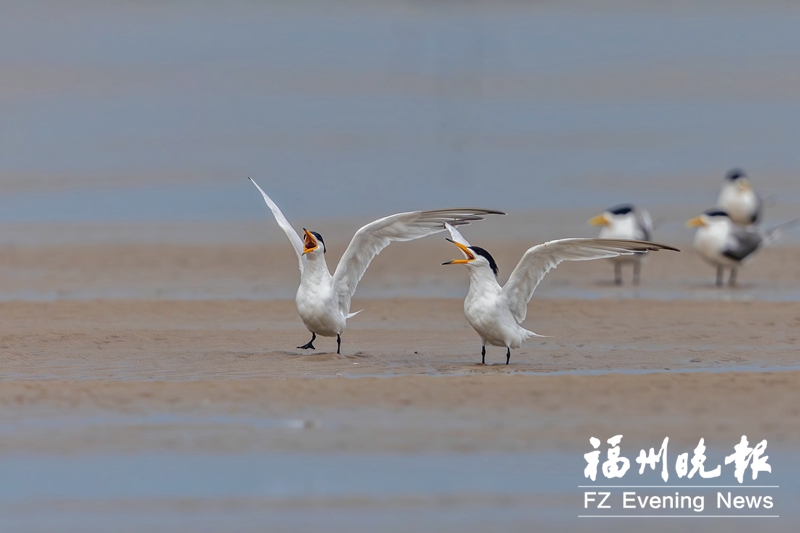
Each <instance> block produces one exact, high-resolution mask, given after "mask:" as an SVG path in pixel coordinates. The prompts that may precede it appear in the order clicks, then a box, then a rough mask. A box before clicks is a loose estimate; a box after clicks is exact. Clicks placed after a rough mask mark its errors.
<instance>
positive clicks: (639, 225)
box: [589, 204, 653, 285]
mask: <svg viewBox="0 0 800 533" xmlns="http://www.w3.org/2000/svg"><path fill="white" fill-rule="evenodd" d="M589 224H591V225H592V226H602V228H601V229H600V238H601V239H625V240H633V241H649V240H650V239H652V238H653V219H652V218H651V217H650V213H649V212H648V211H647V210H645V209H636V208H635V207H634V206H632V205H630V204H624V205H618V206H616V207H612V208H611V209H607V210H606V211H605V212H604V213H602V214H600V215H597V216H596V217H594V218H592V219H590V220H589ZM643 255H644V254H639V253H637V254H633V255H620V256H617V257H614V258H612V259H611V261H612V262H613V263H614V283H616V284H617V285H622V265H623V264H628V263H630V264H633V284H634V285H638V284H639V281H640V279H641V271H642V256H643Z"/></svg>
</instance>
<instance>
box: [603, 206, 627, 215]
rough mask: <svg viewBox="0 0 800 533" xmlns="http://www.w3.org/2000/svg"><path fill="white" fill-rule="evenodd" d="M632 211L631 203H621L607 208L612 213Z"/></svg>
mask: <svg viewBox="0 0 800 533" xmlns="http://www.w3.org/2000/svg"><path fill="white" fill-rule="evenodd" d="M632 211H633V206H632V205H631V204H622V205H618V206H616V207H612V208H611V209H609V210H608V212H609V213H611V214H612V215H627V214H629V213H631V212H632Z"/></svg>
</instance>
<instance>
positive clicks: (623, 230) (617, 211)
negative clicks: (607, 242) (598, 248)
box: [589, 204, 640, 239]
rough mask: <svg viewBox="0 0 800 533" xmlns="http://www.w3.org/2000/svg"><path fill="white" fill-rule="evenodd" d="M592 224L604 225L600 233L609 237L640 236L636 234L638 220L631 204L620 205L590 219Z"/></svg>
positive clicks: (630, 237) (631, 237) (632, 237)
mask: <svg viewBox="0 0 800 533" xmlns="http://www.w3.org/2000/svg"><path fill="white" fill-rule="evenodd" d="M589 224H591V225H592V226H602V227H603V229H602V230H600V235H601V236H602V237H607V238H626V239H634V238H640V237H637V236H636V235H635V233H636V227H637V225H638V221H637V219H636V211H635V209H634V207H633V206H632V205H630V204H624V205H618V206H616V207H612V208H611V209H608V210H606V211H605V212H603V213H602V214H600V215H597V216H596V217H594V218H591V219H589Z"/></svg>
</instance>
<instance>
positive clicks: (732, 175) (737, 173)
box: [725, 168, 747, 181]
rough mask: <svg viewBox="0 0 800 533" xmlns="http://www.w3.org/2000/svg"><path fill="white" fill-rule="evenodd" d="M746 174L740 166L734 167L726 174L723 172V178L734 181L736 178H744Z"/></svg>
mask: <svg viewBox="0 0 800 533" xmlns="http://www.w3.org/2000/svg"><path fill="white" fill-rule="evenodd" d="M746 177H747V175H746V174H745V173H744V170H742V169H741V168H734V169H733V170H731V171H730V172H728V173H727V174H725V179H726V180H728V181H736V180H738V179H742V178H746Z"/></svg>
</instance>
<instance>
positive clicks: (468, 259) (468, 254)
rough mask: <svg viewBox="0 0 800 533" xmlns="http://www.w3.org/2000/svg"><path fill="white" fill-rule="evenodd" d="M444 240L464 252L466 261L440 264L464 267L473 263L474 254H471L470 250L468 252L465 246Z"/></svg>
mask: <svg viewBox="0 0 800 533" xmlns="http://www.w3.org/2000/svg"><path fill="white" fill-rule="evenodd" d="M445 240H448V241H450V242H452V243H453V244H455V245H456V246H458V247H459V248H460V249H461V251H462V252H464V255H465V256H466V259H453V260H452V261H448V262H446V263H442V264H443V265H466V264H467V263H471V262H473V261H475V254H473V253H472V250H470V249H469V248H467V247H466V246H464V245H463V244H461V243H459V242H456V241H451V240H450V239H445Z"/></svg>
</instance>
